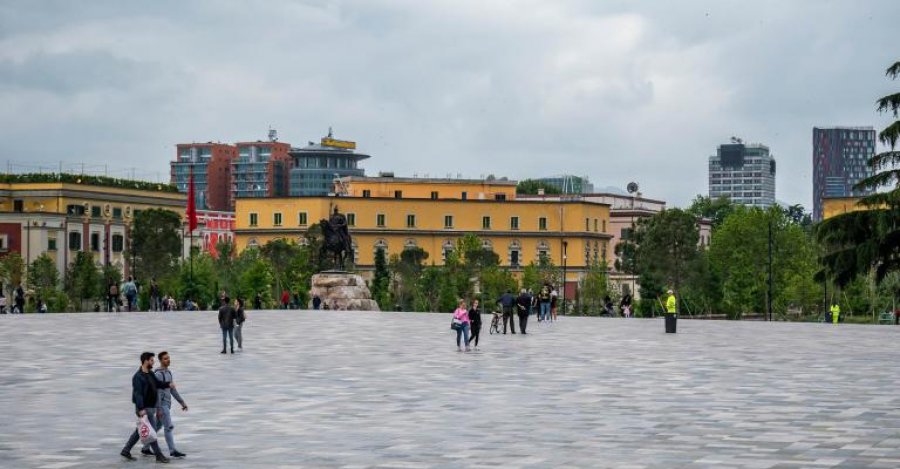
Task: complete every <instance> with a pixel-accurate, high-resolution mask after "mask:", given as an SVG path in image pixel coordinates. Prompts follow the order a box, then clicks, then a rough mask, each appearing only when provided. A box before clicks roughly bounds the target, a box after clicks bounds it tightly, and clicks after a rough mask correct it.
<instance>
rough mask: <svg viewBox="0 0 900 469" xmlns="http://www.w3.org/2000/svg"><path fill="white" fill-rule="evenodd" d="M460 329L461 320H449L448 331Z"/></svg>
mask: <svg viewBox="0 0 900 469" xmlns="http://www.w3.org/2000/svg"><path fill="white" fill-rule="evenodd" d="M460 328H462V321H461V320H459V319H457V318H453V319H451V320H450V329H453V330H454V331H458V330H459V329H460Z"/></svg>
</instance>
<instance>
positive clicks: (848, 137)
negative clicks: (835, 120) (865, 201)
mask: <svg viewBox="0 0 900 469" xmlns="http://www.w3.org/2000/svg"><path fill="white" fill-rule="evenodd" d="M874 155H875V129H873V128H872V127H828V128H818V127H813V219H814V220H815V221H819V220H821V219H822V201H823V199H826V198H832V197H860V196H864V195H869V194H871V193H872V191H870V190H856V189H854V188H853V186H855V185H856V184H857V183H858V182H859V181H861V180H863V179H865V178H867V177H869V176H871V175H872V174H873V173H872V169H871V168H869V166H868V160H869V158H871V157H872V156H874Z"/></svg>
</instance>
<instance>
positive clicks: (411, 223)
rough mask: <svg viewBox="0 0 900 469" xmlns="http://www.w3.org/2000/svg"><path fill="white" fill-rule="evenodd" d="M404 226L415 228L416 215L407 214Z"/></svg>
mask: <svg viewBox="0 0 900 469" xmlns="http://www.w3.org/2000/svg"><path fill="white" fill-rule="evenodd" d="M406 227H407V228H415V227H416V216H415V215H407V216H406Z"/></svg>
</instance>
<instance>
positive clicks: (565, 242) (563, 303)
mask: <svg viewBox="0 0 900 469" xmlns="http://www.w3.org/2000/svg"><path fill="white" fill-rule="evenodd" d="M562 247H563V251H562V261H563V268H562V307H563V314H566V257H567V255H566V251H567V248H568V247H569V242H568V241H566V240H563V242H562Z"/></svg>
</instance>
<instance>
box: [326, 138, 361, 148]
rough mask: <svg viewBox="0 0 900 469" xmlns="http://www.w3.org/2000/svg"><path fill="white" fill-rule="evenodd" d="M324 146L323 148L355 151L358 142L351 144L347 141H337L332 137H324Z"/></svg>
mask: <svg viewBox="0 0 900 469" xmlns="http://www.w3.org/2000/svg"><path fill="white" fill-rule="evenodd" d="M322 146H323V147H334V148H343V149H345V150H355V149H356V142H350V141H347V140H336V139H333V138H331V137H322Z"/></svg>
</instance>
